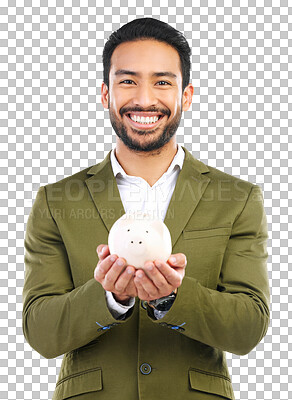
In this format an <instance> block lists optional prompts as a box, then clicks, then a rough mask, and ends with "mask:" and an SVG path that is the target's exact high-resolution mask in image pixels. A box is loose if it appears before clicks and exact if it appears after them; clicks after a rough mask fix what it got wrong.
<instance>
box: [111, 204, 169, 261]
mask: <svg viewBox="0 0 292 400" xmlns="http://www.w3.org/2000/svg"><path fill="white" fill-rule="evenodd" d="M108 246H109V250H110V253H111V254H117V255H118V256H119V257H123V258H124V259H125V260H126V262H127V265H133V266H134V267H135V268H143V266H144V263H145V262H146V261H154V260H155V259H158V258H159V259H160V260H163V261H165V262H166V261H167V260H168V258H169V256H170V254H171V250H172V245H171V236H170V233H169V230H168V228H167V226H166V225H165V224H164V222H163V221H162V220H160V219H156V218H153V217H152V216H151V215H150V214H147V213H142V212H130V213H126V214H124V215H122V216H121V217H120V218H119V219H118V220H117V221H116V222H115V223H114V224H113V226H112V228H111V230H110V232H109V236H108Z"/></svg>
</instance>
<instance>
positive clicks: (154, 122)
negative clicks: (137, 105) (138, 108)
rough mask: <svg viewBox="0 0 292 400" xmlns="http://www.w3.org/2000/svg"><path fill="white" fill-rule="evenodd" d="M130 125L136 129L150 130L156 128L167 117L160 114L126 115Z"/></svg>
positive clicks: (138, 113)
mask: <svg viewBox="0 0 292 400" xmlns="http://www.w3.org/2000/svg"><path fill="white" fill-rule="evenodd" d="M125 115H126V117H127V120H128V121H129V123H130V125H132V126H133V127H134V128H136V129H142V130H149V129H153V128H156V127H157V126H158V125H159V124H160V122H161V121H162V120H163V119H164V117H165V116H166V115H164V114H159V113H140V112H132V113H128V114H125Z"/></svg>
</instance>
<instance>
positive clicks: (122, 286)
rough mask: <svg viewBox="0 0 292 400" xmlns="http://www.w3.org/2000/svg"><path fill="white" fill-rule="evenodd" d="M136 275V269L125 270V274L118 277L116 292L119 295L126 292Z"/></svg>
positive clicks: (128, 268)
mask: <svg viewBox="0 0 292 400" xmlns="http://www.w3.org/2000/svg"><path fill="white" fill-rule="evenodd" d="M134 274H135V268H134V267H127V268H126V269H125V270H124V272H122V273H121V275H120V276H119V277H118V279H117V281H116V283H115V289H116V291H117V292H119V293H124V292H126V288H127V287H128V286H129V283H130V281H131V279H133V276H134Z"/></svg>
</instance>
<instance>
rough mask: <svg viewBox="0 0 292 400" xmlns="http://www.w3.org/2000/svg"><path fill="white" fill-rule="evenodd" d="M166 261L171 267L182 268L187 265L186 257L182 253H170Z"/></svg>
mask: <svg viewBox="0 0 292 400" xmlns="http://www.w3.org/2000/svg"><path fill="white" fill-rule="evenodd" d="M167 262H168V264H170V265H171V266H173V267H180V268H184V267H185V266H186V265H187V257H186V255H185V254H183V253H176V254H171V255H170V257H169V259H168V260H167Z"/></svg>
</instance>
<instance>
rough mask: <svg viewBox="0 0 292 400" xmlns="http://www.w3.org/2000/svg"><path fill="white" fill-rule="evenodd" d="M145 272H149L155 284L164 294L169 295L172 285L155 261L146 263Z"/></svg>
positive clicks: (162, 294) (148, 274) (149, 276)
mask: <svg viewBox="0 0 292 400" xmlns="http://www.w3.org/2000/svg"><path fill="white" fill-rule="evenodd" d="M143 269H144V272H146V273H147V276H148V278H149V279H150V280H151V281H152V282H153V284H154V286H155V287H156V288H157V289H158V291H159V293H160V294H161V297H162V296H167V295H168V294H169V293H171V291H172V289H173V288H172V286H171V285H170V284H169V283H168V281H167V280H166V279H165V276H164V275H163V274H162V273H161V272H160V271H159V270H158V268H157V267H156V266H155V265H154V264H153V263H149V262H147V263H145V265H144V268H143Z"/></svg>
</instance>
